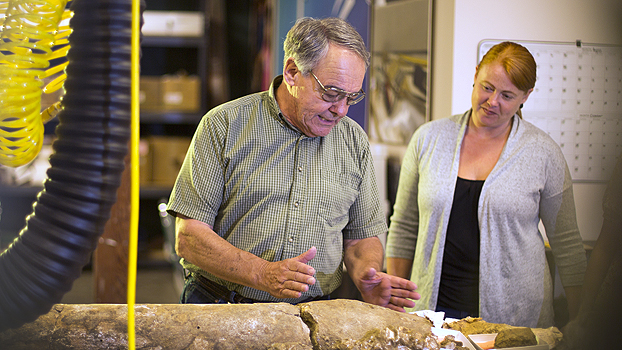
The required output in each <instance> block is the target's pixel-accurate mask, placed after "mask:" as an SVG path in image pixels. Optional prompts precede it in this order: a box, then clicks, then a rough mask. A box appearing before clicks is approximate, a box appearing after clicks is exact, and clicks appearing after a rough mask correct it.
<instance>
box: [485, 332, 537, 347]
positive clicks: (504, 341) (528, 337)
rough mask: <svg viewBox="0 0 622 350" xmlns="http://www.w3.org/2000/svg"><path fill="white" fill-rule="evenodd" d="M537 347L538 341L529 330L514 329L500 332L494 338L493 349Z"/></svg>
mask: <svg viewBox="0 0 622 350" xmlns="http://www.w3.org/2000/svg"><path fill="white" fill-rule="evenodd" d="M531 345H538V339H536V335H535V334H533V332H532V331H531V328H527V327H516V328H507V329H504V330H502V331H501V332H499V333H498V334H497V336H496V337H495V348H512V347H519V346H531Z"/></svg>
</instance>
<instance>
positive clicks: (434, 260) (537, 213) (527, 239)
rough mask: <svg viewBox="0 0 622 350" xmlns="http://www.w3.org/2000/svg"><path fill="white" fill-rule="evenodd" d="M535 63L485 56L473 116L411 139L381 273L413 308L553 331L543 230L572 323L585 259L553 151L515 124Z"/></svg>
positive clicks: (431, 126)
mask: <svg viewBox="0 0 622 350" xmlns="http://www.w3.org/2000/svg"><path fill="white" fill-rule="evenodd" d="M535 81H536V63H535V61H534V59H533V57H532V56H531V54H530V53H529V51H528V50H527V49H526V48H524V47H523V46H521V45H519V44H516V43H512V42H504V43H501V44H498V45H495V46H494V47H492V48H491V49H490V51H489V52H488V53H486V55H485V56H484V58H483V59H482V61H481V62H480V64H479V65H478V66H477V67H476V69H475V81H474V85H473V93H472V98H471V103H472V108H471V109H470V110H469V111H467V112H466V113H464V114H463V115H456V116H453V117H451V118H446V119H441V120H436V121H433V122H429V123H427V124H424V125H423V126H421V127H420V128H419V129H417V131H416V132H415V133H414V135H413V137H412V139H411V141H410V144H409V146H408V150H407V152H406V154H405V156H404V160H403V164H402V168H401V172H400V180H399V186H398V193H397V198H396V203H395V208H394V215H393V216H392V217H391V226H390V229H389V236H388V242H387V270H388V273H390V274H395V275H397V276H401V277H404V278H411V280H412V281H413V282H415V283H416V284H417V285H418V286H419V293H420V294H421V299H420V301H419V302H418V303H417V309H420V310H421V309H430V310H437V311H445V316H446V317H453V318H463V317H466V316H467V315H470V316H479V317H482V318H483V319H484V320H486V321H488V322H493V323H507V324H512V325H516V326H528V327H536V326H537V327H548V326H552V325H553V302H552V300H553V287H552V278H551V274H550V272H549V267H548V264H547V261H546V257H545V246H544V240H543V238H542V235H541V234H540V232H539V230H538V223H539V221H540V219H541V220H542V222H543V225H544V228H545V231H546V234H547V236H548V240H549V243H550V245H551V248H552V250H553V254H554V256H555V258H556V259H555V261H556V265H557V267H558V269H559V274H560V277H561V280H562V284H563V285H564V288H565V291H566V296H567V299H568V302H569V312H570V313H571V315H570V316H571V317H573V316H574V315H576V312H577V310H576V309H577V308H578V305H579V299H580V297H579V295H580V289H581V284H582V283H583V276H584V272H585V266H586V259H585V251H584V249H583V245H582V240H581V236H580V235H579V231H578V228H577V222H576V214H575V207H574V198H573V193H572V181H571V178H570V173H569V171H568V166H567V164H566V161H565V159H564V156H563V154H562V153H561V150H560V148H559V147H558V145H557V144H556V143H555V142H554V141H553V140H552V139H551V138H550V137H549V136H548V135H547V134H546V133H544V132H543V131H541V130H540V129H538V128H536V127H535V126H533V125H532V124H530V123H528V122H526V121H525V120H523V119H522V117H521V112H520V108H521V107H522V104H523V103H525V102H526V101H527V99H528V97H529V94H530V93H531V92H532V91H533V87H534V85H535Z"/></svg>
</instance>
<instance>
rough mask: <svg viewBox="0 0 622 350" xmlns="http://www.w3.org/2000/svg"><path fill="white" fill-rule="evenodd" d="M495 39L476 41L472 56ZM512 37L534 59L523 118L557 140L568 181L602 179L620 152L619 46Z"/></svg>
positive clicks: (621, 73) (621, 50)
mask: <svg viewBox="0 0 622 350" xmlns="http://www.w3.org/2000/svg"><path fill="white" fill-rule="evenodd" d="M501 41H502V40H483V41H481V42H480V43H479V50H478V53H479V55H478V59H477V62H478V63H479V61H480V60H481V58H482V57H483V56H484V54H485V53H486V52H487V51H488V50H489V49H490V48H491V47H492V46H493V45H495V44H497V43H499V42H501ZM515 42H517V43H519V44H521V45H523V46H525V47H526V48H527V49H528V50H529V51H530V52H531V54H532V55H533V57H534V59H535V60H536V64H537V80H536V86H535V88H534V91H533V92H532V93H531V95H530V96H529V99H528V100H527V102H526V103H525V105H524V107H523V109H522V111H523V118H524V119H525V120H527V121H529V122H531V123H532V124H534V125H536V126H537V127H539V128H540V129H542V130H544V131H545V132H547V133H548V134H549V135H550V136H551V137H552V138H553V140H555V141H556V142H557V144H558V145H559V146H560V148H561V150H562V152H563V153H564V156H565V157H566V161H567V163H568V167H569V169H570V173H571V175H572V179H573V181H578V182H601V181H608V180H609V178H610V176H611V173H612V171H613V168H614V166H615V164H616V161H617V159H618V157H620V154H621V153H622V46H608V45H597V44H582V43H580V42H576V43H556V42H551V43H547V42H531V41H515Z"/></svg>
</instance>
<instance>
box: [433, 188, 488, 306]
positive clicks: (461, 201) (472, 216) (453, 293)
mask: <svg viewBox="0 0 622 350" xmlns="http://www.w3.org/2000/svg"><path fill="white" fill-rule="evenodd" d="M483 185H484V181H483V180H465V179H462V178H460V177H459V178H458V181H457V182H456V192H455V193H454V201H453V205H452V206H451V213H450V215H449V223H448V226H447V237H446V239H445V249H444V253H443V269H442V271H441V283H440V287H439V291H438V301H437V305H438V306H441V307H445V308H449V309H454V310H458V311H465V312H468V313H469V315H471V316H473V317H477V316H478V314H479V240H480V236H479V225H478V219H477V203H478V202H479V195H480V193H481V191H482V186H483Z"/></svg>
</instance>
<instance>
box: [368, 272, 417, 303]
mask: <svg viewBox="0 0 622 350" xmlns="http://www.w3.org/2000/svg"><path fill="white" fill-rule="evenodd" d="M357 285H358V287H359V291H360V292H361V296H362V297H363V300H364V301H365V302H368V303H370V304H375V305H380V306H384V307H387V308H389V309H392V310H395V311H400V312H404V311H405V310H404V308H405V307H414V306H415V302H414V301H413V300H411V299H414V300H419V298H421V296H420V295H419V293H417V292H416V291H415V290H416V289H417V285H415V284H414V283H413V282H411V281H409V280H407V279H404V278H401V277H397V276H392V275H388V274H386V273H383V272H377V271H376V269H374V268H369V269H368V270H367V273H365V275H364V276H363V277H362V278H361V279H360V280H359V283H357Z"/></svg>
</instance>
